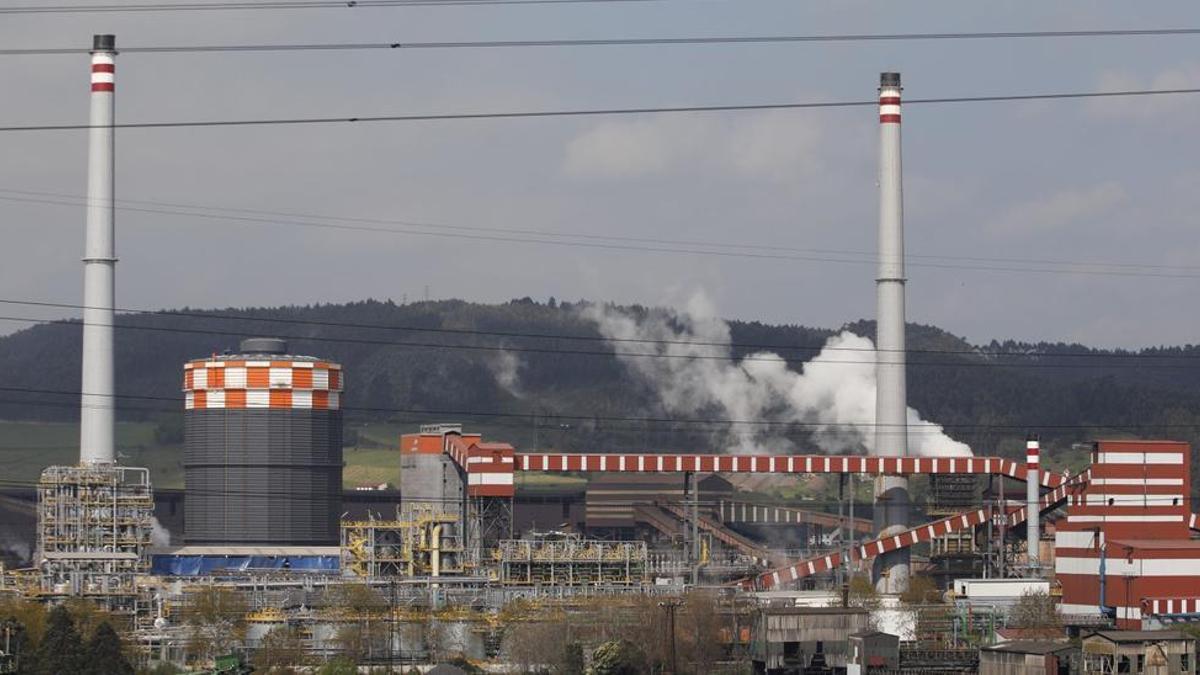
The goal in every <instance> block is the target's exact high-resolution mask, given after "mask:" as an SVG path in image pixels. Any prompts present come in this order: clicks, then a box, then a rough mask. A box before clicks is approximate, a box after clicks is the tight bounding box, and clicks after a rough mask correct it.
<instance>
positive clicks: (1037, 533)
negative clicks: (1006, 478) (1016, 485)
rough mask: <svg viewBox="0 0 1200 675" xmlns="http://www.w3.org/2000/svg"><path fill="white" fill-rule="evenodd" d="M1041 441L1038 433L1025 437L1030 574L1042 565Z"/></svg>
mask: <svg viewBox="0 0 1200 675" xmlns="http://www.w3.org/2000/svg"><path fill="white" fill-rule="evenodd" d="M1040 455H1041V443H1040V439H1039V438H1038V436H1037V435H1036V434H1030V435H1029V437H1028V438H1026V439H1025V472H1026V476H1025V548H1026V551H1027V556H1028V558H1029V574H1030V575H1031V576H1034V575H1037V574H1039V572H1040V568H1041V565H1040V564H1039V563H1038V557H1039V555H1038V554H1039V553H1040V551H1039V550H1038V548H1039V546H1040V545H1041V540H1042V537H1041V515H1042V514H1041V507H1040V505H1039V504H1038V497H1039V496H1040V495H1041V490H1040V489H1039V480H1040V478H1041V476H1040V472H1039V469H1040V468H1041V467H1040V464H1041V457H1040Z"/></svg>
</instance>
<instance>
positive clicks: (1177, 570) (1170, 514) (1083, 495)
mask: <svg viewBox="0 0 1200 675" xmlns="http://www.w3.org/2000/svg"><path fill="white" fill-rule="evenodd" d="M1190 456H1191V449H1190V448H1189V446H1188V445H1187V444H1186V443H1179V442H1172V441H1101V442H1099V443H1097V444H1096V446H1095V448H1094V450H1093V451H1092V468H1091V476H1090V479H1089V480H1088V481H1087V482H1086V483H1084V484H1083V485H1082V486H1081V487H1080V488H1079V489H1078V490H1076V491H1075V492H1074V494H1072V495H1071V496H1070V498H1069V501H1068V506H1067V517H1066V521H1065V522H1060V524H1059V526H1058V528H1057V530H1056V531H1055V534H1054V542H1055V561H1054V570H1055V574H1056V576H1057V578H1058V581H1059V583H1060V585H1061V586H1062V605H1061V609H1062V612H1063V613H1064V614H1070V615H1093V614H1094V615H1101V614H1107V615H1110V616H1113V617H1115V619H1116V621H1117V626H1118V627H1120V628H1126V629H1138V628H1142V627H1143V623H1144V622H1145V623H1147V624H1148V625H1151V624H1154V623H1156V622H1160V621H1169V620H1170V619H1171V618H1172V617H1174V616H1178V615H1183V614H1189V613H1194V612H1195V610H1196V609H1197V607H1196V600H1197V596H1200V541H1193V540H1192V539H1191V538H1190V532H1189V529H1188V528H1189V522H1190V518H1189V516H1190V515H1191V513H1190V510H1189V508H1188V506H1189V504H1190V499H1189V495H1190V494H1191V480H1190V476H1189V466H1190Z"/></svg>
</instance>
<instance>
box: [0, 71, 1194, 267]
mask: <svg viewBox="0 0 1200 675" xmlns="http://www.w3.org/2000/svg"><path fill="white" fill-rule="evenodd" d="M1197 91H1198V92H1200V90H1197ZM0 192H2V191H0ZM0 200H2V201H9V202H20V203H33V204H47V205H53V206H70V207H78V206H83V204H80V203H78V202H68V201H61V200H52V199H35V198H32V197H12V196H8V195H3V194H0ZM113 208H114V209H118V210H122V211H128V212H132V213H153V214H157V215H174V216H181V217H193V218H205V219H210V220H218V221H229V222H240V223H249V224H254V225H277V226H287V227H305V228H313V229H328V230H336V231H350V232H371V233H379V234H389V235H397V236H426V237H437V238H449V239H463V240H472V241H491V242H505V243H520V244H537V245H546V246H558V247H569V248H588V249H599V250H610V251H631V252H646V253H676V254H685V255H698V256H715V257H722V258H747V259H755V260H793V261H804V262H826V263H841V264H853V265H875V264H877V261H876V260H874V259H867V258H845V257H843V258H834V257H829V256H818V255H791V254H783V253H766V252H763V253H752V252H747V251H731V250H719V249H705V248H682V247H672V246H642V245H637V244H621V243H604V242H596V241H573V240H568V239H565V238H563V237H569V236H574V235H551V236H556V237H560V239H542V238H534V237H524V236H506V235H504V234H495V235H485V234H473V233H464V232H454V231H449V232H447V231H441V230H433V229H413V228H399V227H376V226H369V225H352V224H345V223H334V222H310V221H300V220H290V221H280V220H276V219H272V218H261V217H256V216H237V215H226V214H218V213H198V212H189V211H179V210H170V209H159V208H147V207H136V206H122V205H114V206H113ZM301 217H303V216H301ZM357 220H365V219H357ZM392 222H395V221H392ZM418 227H424V228H432V227H444V226H437V225H421V226H418ZM451 227H457V226H451ZM458 229H463V228H461V227H459V228H458ZM472 229H477V228H472ZM478 229H482V228H478ZM493 231H498V232H503V230H493ZM580 238H596V237H580ZM755 248H765V249H771V248H772V247H755ZM777 250H786V247H784V248H782V249H777ZM799 250H804V249H799ZM856 255H866V254H865V253H861V254H856ZM945 257H947V258H948V257H949V256H945ZM1082 264H1087V263H1082ZM907 265H908V266H909V267H920V268H930V269H950V270H967V271H975V272H978V271H983V272H1006V273H1021V274H1027V273H1044V274H1057V275H1084V276H1107V277H1148V278H1159V279H1200V273H1186V272H1182V271H1181V272H1170V273H1169V272H1152V271H1138V270H1137V269H1131V270H1128V271H1125V270H1119V269H1117V270H1114V269H1105V268H1102V267H1095V268H1082V267H1079V268H1065V267H1012V266H1003V265H979V264H973V265H968V264H957V263H937V262H921V261H911V262H908V263H907ZM1137 267H1143V266H1137ZM1144 267H1149V266H1144ZM1181 269H1182V268H1181Z"/></svg>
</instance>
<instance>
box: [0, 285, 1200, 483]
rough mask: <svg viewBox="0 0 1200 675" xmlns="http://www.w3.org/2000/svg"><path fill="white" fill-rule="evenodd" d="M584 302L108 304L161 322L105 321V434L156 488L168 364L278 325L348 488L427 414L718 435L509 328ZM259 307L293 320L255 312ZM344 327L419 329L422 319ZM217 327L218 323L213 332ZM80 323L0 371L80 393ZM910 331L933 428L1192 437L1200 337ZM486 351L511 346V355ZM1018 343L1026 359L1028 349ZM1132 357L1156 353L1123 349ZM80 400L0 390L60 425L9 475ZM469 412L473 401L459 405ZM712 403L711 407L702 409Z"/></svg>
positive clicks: (170, 399)
mask: <svg viewBox="0 0 1200 675" xmlns="http://www.w3.org/2000/svg"><path fill="white" fill-rule="evenodd" d="M580 306H581V305H580V304H578V303H577V304H572V303H565V302H546V303H540V302H535V301H533V300H531V299H529V298H522V299H520V300H514V301H512V302H509V303H504V304H498V305H483V304H475V303H468V302H463V301H458V300H447V301H441V302H420V303H411V304H396V303H394V302H391V301H382V302H380V301H374V300H368V301H364V302H356V303H348V304H343V305H317V306H305V307H301V306H293V307H279V308H259V309H223V310H219V311H216V312H212V313H213V314H220V315H221V317H222V318H220V319H214V318H209V317H207V316H205V315H206V314H207V313H206V312H204V311H198V312H195V314H196V316H179V315H170V314H149V315H122V316H120V317H118V326H131V327H153V328H164V329H166V330H122V331H119V332H118V337H119V339H118V340H117V365H118V370H119V378H118V387H119V394H128V395H131V396H133V398H122V399H120V401H119V403H120V407H119V411H118V412H119V416H120V419H122V420H123V421H124V422H125V424H123V425H122V431H121V438H120V439H118V440H119V444H120V446H121V449H122V452H123V453H125V455H126V457H125V461H127V462H128V463H130V464H141V465H144V466H149V467H150V468H151V469H152V470H153V471H154V481H155V484H156V485H159V486H163V487H177V486H178V485H179V483H180V480H179V476H180V468H179V453H178V448H179V445H180V442H181V433H180V425H179V421H178V420H179V413H178V412H177V411H178V410H179V409H180V407H181V403H180V401H179V397H180V393H179V387H180V378H181V365H182V364H183V363H184V362H185V361H187V360H188V359H192V358H196V357H198V356H203V355H207V354H211V353H220V352H222V351H223V350H225V349H228V348H233V347H236V341H237V339H236V337H235V336H237V335H260V334H262V333H263V331H264V330H266V329H270V328H271V327H274V329H275V330H277V332H278V333H279V334H280V335H282V336H284V337H290V338H291V340H290V341H291V348H292V351H294V352H297V353H306V354H314V355H319V356H322V357H326V358H329V359H333V360H336V361H339V362H341V363H342V364H343V366H344V368H345V372H346V379H347V385H348V388H347V390H346V394H345V397H344V405H345V406H346V409H347V419H346V427H347V440H348V441H349V443H348V448H350V450H349V451H348V452H347V460H348V463H349V467H348V470H347V474H346V475H347V483H348V484H356V483H372V482H374V483H382V482H392V481H394V480H395V479H396V473H395V471H394V470H393V468H392V467H393V466H394V463H393V462H391V458H390V457H389V455H388V452H389V451H390V450H391V449H392V448H395V447H396V441H397V437H398V436H399V434H400V433H402V432H406V431H411V430H413V429H415V428H416V427H417V426H418V425H420V424H422V423H429V422H446V421H451V422H453V421H458V422H462V423H464V424H465V425H466V426H467V427H468V428H470V429H472V430H476V431H480V432H482V433H483V434H485V437H487V438H490V439H497V440H503V441H506V442H509V443H512V444H513V445H515V446H517V447H519V448H522V449H525V450H550V449H554V450H563V451H597V450H608V451H612V450H634V449H638V450H643V449H646V448H652V449H655V450H682V449H691V448H704V447H713V446H714V444H717V443H719V442H720V439H721V430H720V429H719V428H715V427H709V426H707V425H696V424H683V423H680V424H665V423H654V424H645V423H641V422H638V421H635V420H630V419H626V418H664V417H673V416H677V415H673V414H672V413H671V412H670V411H668V410H665V409H664V408H663V406H662V405H661V403H660V402H659V401H658V400H657V397H656V395H655V393H654V392H653V391H652V390H651V389H650V388H649V387H648V386H647V385H646V384H645V383H644V382H642V381H641V380H639V379H638V378H636V377H634V376H632V375H631V374H630V372H629V370H628V369H627V368H626V367H625V366H624V365H623V364H622V363H621V362H620V361H618V360H617V359H616V358H615V357H613V356H611V355H609V354H608V353H607V352H608V347H607V345H606V344H605V343H604V342H603V341H595V342H592V341H587V340H563V339H557V340H550V339H545V338H536V337H521V335H561V336H571V337H574V338H591V339H596V338H599V334H598V333H597V331H596V327H595V326H594V325H593V324H592V323H591V322H589V321H588V320H586V319H585V318H583V317H582V316H581V313H580V311H579V309H580ZM624 310H625V311H627V312H629V313H630V314H632V315H634V316H637V315H639V314H644V313H646V312H648V311H649V310H647V309H646V308H644V307H639V306H632V307H626V308H624ZM263 319H283V320H298V321H301V322H305V323H300V324H287V323H280V324H269V323H263V321H262V320H263ZM352 325H353V326H383V327H396V326H404V327H415V328H420V329H426V332H405V331H396V330H387V329H384V328H381V329H375V328H364V327H350V326H352ZM214 327H218V328H219V330H220V331H223V332H224V331H227V332H228V335H214V334H213V330H214ZM191 329H196V330H198V331H201V332H189V331H190V330H191ZM845 329H847V330H850V331H853V332H855V333H857V334H860V335H865V336H872V335H873V334H874V332H875V330H874V325H873V323H872V322H868V321H862V322H856V323H852V324H849V325H847V326H845ZM429 330H433V331H442V330H445V331H451V332H447V333H439V332H428V331H429ZM462 331H467V332H462ZM470 331H490V332H495V333H504V334H506V335H507V336H505V337H497V336H495V335H481V334H472V333H470ZM730 332H731V337H732V340H733V342H734V343H736V344H739V345H755V344H760V345H771V346H779V345H794V346H796V347H804V348H810V347H819V346H820V345H822V344H823V343H824V341H825V340H826V339H827V338H828V337H829V336H830V335H832V334H833V332H834V331H831V330H827V329H821V328H809V327H804V326H797V325H782V326H772V325H766V324H762V323H758V322H744V321H734V322H731V323H730ZM299 336H304V337H299ZM79 337H80V331H79V327H78V324H77V323H62V324H48V325H41V326H35V327H32V328H29V329H27V330H23V331H18V332H16V333H13V334H11V335H8V336H6V337H3V338H0V372H3V373H4V374H5V382H6V385H7V386H10V387H14V388H28V389H34V390H44V391H73V390H75V389H77V388H78V376H79ZM306 337H308V338H318V339H316V340H306V339H304V338H306ZM418 344H453V345H461V346H468V347H487V348H488V349H446V348H441V347H426V346H417V345H418ZM908 344H909V345H910V348H911V349H912V353H911V355H910V364H911V366H910V368H909V370H908V372H909V376H908V385H909V387H908V391H909V401H910V404H911V405H912V406H913V407H914V408H916V409H917V410H919V411H921V413H922V415H923V416H925V417H926V418H928V419H932V420H936V421H937V422H940V423H942V424H945V425H946V428H947V430H948V431H949V433H950V434H951V435H953V436H955V437H956V438H958V439H959V440H962V441H965V442H967V443H969V444H970V445H971V446H972V447H974V448H975V450H976V452H978V453H980V454H988V455H1002V456H1007V457H1014V458H1015V457H1020V456H1021V455H1022V454H1023V448H1024V435H1025V433H1026V431H1027V430H1031V429H1032V430H1035V431H1040V432H1041V433H1042V440H1043V456H1044V458H1045V459H1044V461H1045V462H1046V464H1047V466H1049V467H1050V468H1053V469H1059V468H1063V467H1066V466H1071V467H1078V466H1080V465H1082V464H1084V463H1086V450H1083V449H1079V448H1078V447H1076V446H1075V444H1077V443H1080V442H1083V441H1089V440H1093V439H1095V438H1101V437H1114V436H1116V437H1119V436H1123V435H1128V434H1130V433H1136V434H1138V435H1139V436H1143V437H1147V438H1164V437H1170V438H1175V439H1178V440H1185V441H1191V442H1192V443H1193V444H1196V443H1197V442H1198V441H1200V380H1197V379H1196V378H1195V377H1193V376H1192V371H1191V369H1190V367H1184V366H1186V365H1188V364H1190V363H1191V362H1193V361H1194V360H1195V358H1196V357H1200V346H1193V345H1188V346H1182V347H1159V348H1151V349H1146V350H1142V351H1141V352H1136V353H1131V352H1122V351H1112V350H1098V349H1091V348H1089V347H1086V346H1084V345H1078V344H1061V343H1033V344H1031V343H1019V342H1012V341H1007V342H997V341H993V342H991V343H989V344H984V345H972V344H970V343H968V342H966V341H965V340H963V339H962V338H959V337H956V336H954V335H951V334H949V333H946V332H945V331H942V330H940V329H938V328H935V327H932V326H920V325H910V326H909V327H908ZM496 347H500V348H504V349H511V350H512V351H510V352H508V357H511V358H505V356H504V353H503V352H498V351H496V350H495V348H496ZM555 350H564V351H572V350H574V351H583V352H588V354H569V353H561V352H557V353H556V351H555ZM751 351H757V349H755V348H754V347H752V346H744V347H736V348H734V350H733V354H734V356H738V357H740V356H744V355H746V354H747V353H749V352H751ZM596 352H599V353H598V354H597V353H596ZM1031 352H1036V353H1037V355H1036V356H1033V357H1031V356H1030V353H1031ZM811 353H812V352H811V350H809V349H794V350H783V351H782V354H783V355H784V356H785V357H786V358H788V359H789V363H790V365H791V366H792V367H794V368H795V367H799V366H800V365H801V363H802V361H803V360H804V359H805V358H808V357H809V356H810V355H811ZM1131 355H1134V356H1136V355H1142V356H1148V357H1152V359H1151V360H1149V361H1136V360H1132V359H1128V358H1124V357H1128V356H1131ZM47 364H51V365H50V366H47ZM514 364H515V374H516V380H515V382H512V383H510V384H511V385H512V386H508V387H506V386H505V385H504V384H502V383H501V380H502V379H504V378H501V377H498V376H497V373H501V372H504V370H505V368H508V367H512V366H514ZM1143 365H1145V366H1146V367H1142V366H1143ZM1030 366H1033V367H1030ZM1173 366H1179V367H1173ZM77 404H78V399H77V397H76V396H74V395H69V394H51V393H36V392H30V393H27V394H23V395H21V396H19V397H10V398H9V399H7V400H5V401H4V402H0V419H8V420H35V421H37V422H54V423H66V424H67V428H65V429H64V428H62V427H61V426H60V425H58V424H50V425H41V424H17V425H15V426H14V425H13V424H0V459H2V460H3V461H4V466H5V467H6V470H9V471H11V473H9V474H8V476H10V477H12V478H15V479H19V480H31V479H34V478H36V476H37V472H38V470H40V468H41V467H42V466H44V465H46V464H47V463H49V462H58V461H62V462H68V461H70V460H73V458H74V456H75V444H76V442H75V439H74V428H73V426H71V425H73V423H74V420H75V419H76V416H77ZM472 411H475V412H478V413H481V414H478V415H471V414H470V412H472ZM705 414H707V413H706V412H701V413H700V416H704V415H705ZM711 416H712V417H721V416H724V414H723V413H721V412H720V411H717V410H714V411H712V412H711ZM779 433H780V435H781V436H783V437H784V439H785V440H786V441H787V442H789V443H790V444H791V445H792V447H794V448H795V449H796V450H798V451H808V450H816V449H818V447H819V443H817V442H815V441H814V439H813V438H812V436H811V429H810V428H808V427H805V426H802V425H800V426H796V427H792V428H787V429H783V428H780V429H779ZM10 467H11V468H10Z"/></svg>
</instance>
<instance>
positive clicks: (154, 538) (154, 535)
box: [150, 516, 171, 546]
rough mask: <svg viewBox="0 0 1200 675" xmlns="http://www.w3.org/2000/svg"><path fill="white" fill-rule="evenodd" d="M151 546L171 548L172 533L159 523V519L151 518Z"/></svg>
mask: <svg viewBox="0 0 1200 675" xmlns="http://www.w3.org/2000/svg"><path fill="white" fill-rule="evenodd" d="M150 545H151V546H170V545H171V531H170V530H168V529H167V528H165V527H163V526H162V523H160V522H158V518H155V517H153V516H151V517H150Z"/></svg>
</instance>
